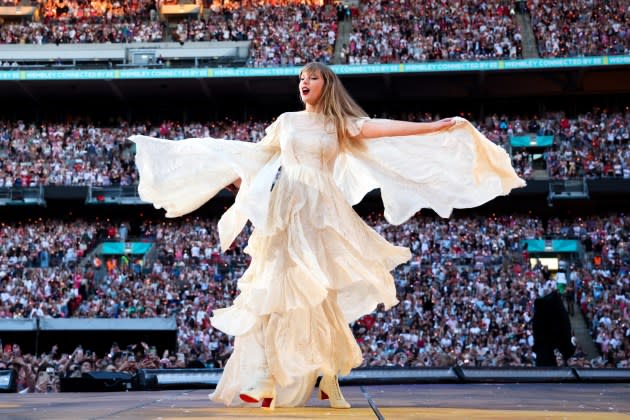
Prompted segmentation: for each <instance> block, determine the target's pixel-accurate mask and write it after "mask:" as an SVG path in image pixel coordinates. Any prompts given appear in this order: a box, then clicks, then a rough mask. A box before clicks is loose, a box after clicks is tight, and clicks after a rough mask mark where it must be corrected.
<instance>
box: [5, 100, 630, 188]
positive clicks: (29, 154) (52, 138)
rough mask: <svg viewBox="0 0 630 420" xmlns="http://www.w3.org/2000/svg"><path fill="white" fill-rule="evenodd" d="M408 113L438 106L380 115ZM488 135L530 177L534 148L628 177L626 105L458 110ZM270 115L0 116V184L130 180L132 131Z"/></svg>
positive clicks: (207, 126)
mask: <svg viewBox="0 0 630 420" xmlns="http://www.w3.org/2000/svg"><path fill="white" fill-rule="evenodd" d="M383 116H384V117H388V118H401V119H405V120H412V121H429V120H434V119H439V118H440V116H439V115H436V114H426V113H405V114H401V115H383ZM464 116H466V117H467V118H469V119H470V120H471V122H472V123H473V124H474V125H475V126H477V127H478V128H479V129H480V131H482V132H483V133H484V134H485V135H486V136H487V137H488V138H489V139H490V140H491V141H493V142H495V143H497V144H499V145H501V146H503V147H505V148H507V149H511V154H512V161H513V164H514V166H515V168H516V170H517V172H518V173H519V175H520V176H522V177H523V178H526V179H528V178H531V177H532V174H533V169H534V152H535V153H542V156H543V160H544V166H546V171H547V173H548V175H549V177H551V178H553V179H567V178H576V177H589V178H601V177H617V178H625V179H628V178H630V110H628V109H626V110H624V111H623V112H609V111H607V110H604V109H599V108H596V109H594V110H593V111H592V112H589V113H584V114H579V115H578V116H576V117H573V118H567V117H566V115H565V114H564V113H561V112H558V113H547V114H543V115H540V116H536V115H535V116H518V115H505V114H503V115H500V114H492V115H489V116H487V117H485V118H484V119H482V120H475V119H474V117H473V116H471V115H464ZM268 123H269V121H256V120H247V121H236V120H230V119H221V120H217V121H211V122H203V123H201V122H191V123H187V124H181V123H179V122H176V121H162V122H161V123H158V124H152V123H150V122H139V123H132V122H129V121H124V120H118V121H116V122H115V123H108V124H102V125H101V126H99V125H95V124H93V123H87V122H83V121H81V120H79V119H77V120H75V121H72V122H69V123H52V122H42V123H39V124H35V123H29V122H24V121H0V187H11V186H21V187H26V186H39V185H94V186H109V185H133V184H135V183H136V182H137V173H136V169H135V166H134V164H133V150H132V148H131V143H130V142H128V141H126V138H127V137H128V136H130V135H132V134H146V135H150V136H155V137H160V138H168V139H174V140H179V139H183V138H189V137H214V138H228V139H233V140H239V141H253V142H256V141H259V140H260V139H261V138H262V137H263V135H264V128H265V127H266V126H267V125H268ZM523 135H553V136H554V144H553V145H552V146H551V147H549V148H546V149H542V150H541V149H539V150H533V151H532V149H528V148H518V147H510V138H511V137H512V136H523Z"/></svg>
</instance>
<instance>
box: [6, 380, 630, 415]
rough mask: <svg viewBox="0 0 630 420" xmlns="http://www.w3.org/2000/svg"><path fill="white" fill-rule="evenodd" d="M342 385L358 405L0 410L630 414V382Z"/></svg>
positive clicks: (154, 395)
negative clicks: (340, 407)
mask: <svg viewBox="0 0 630 420" xmlns="http://www.w3.org/2000/svg"><path fill="white" fill-rule="evenodd" d="M342 390H343V392H344V394H345V396H346V399H347V400H348V401H349V402H350V403H351V404H352V406H353V408H352V409H350V410H333V409H331V408H329V407H328V406H327V404H326V403H324V402H322V401H318V400H316V399H315V398H313V399H311V401H310V403H309V406H308V407H304V408H277V409H276V410H275V411H267V410H262V409H259V408H225V407H223V406H219V405H217V404H214V403H211V402H210V401H209V400H208V397H207V395H208V392H210V391H208V390H191V391H155V392H125V393H80V394H70V393H63V394H0V418H1V419H11V420H14V419H15V420H17V419H51V420H52V419H64V420H67V419H207V418H214V419H262V418H264V419H272V418H281V419H312V418H335V419H346V418H347V419H378V418H385V419H396V420H399V419H404V420H406V419H455V418H456V419H496V420H498V419H510V420H520V419H584V420H587V419H588V420H591V419H630V384H488V385H486V384H484V385H480V384H456V385H395V386H392V385H388V386H365V387H357V386H347V387H343V388H342ZM313 396H315V393H314V394H313ZM379 416H380V417H379Z"/></svg>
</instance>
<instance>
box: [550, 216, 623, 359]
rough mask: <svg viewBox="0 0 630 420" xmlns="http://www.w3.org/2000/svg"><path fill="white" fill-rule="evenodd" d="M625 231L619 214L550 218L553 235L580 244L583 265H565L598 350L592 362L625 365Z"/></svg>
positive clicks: (578, 303)
mask: <svg viewBox="0 0 630 420" xmlns="http://www.w3.org/2000/svg"><path fill="white" fill-rule="evenodd" d="M629 229H630V217H628V216H627V215H625V214H616V215H611V216H606V217H599V216H598V217H590V218H584V219H577V220H575V221H573V223H572V224H567V223H563V222H562V221H561V220H552V221H551V222H550V230H551V231H552V232H553V233H554V235H557V236H558V237H566V238H573V239H579V240H580V241H581V243H582V245H583V247H584V251H585V261H586V263H585V264H584V265H583V266H572V267H570V270H569V278H568V282H569V284H573V285H574V286H575V290H576V291H577V295H576V301H577V307H578V308H579V310H580V311H581V312H582V313H583V314H584V316H585V318H586V319H587V321H588V323H589V326H590V328H591V334H592V336H593V338H594V340H595V343H596V345H597V347H598V349H599V351H600V352H601V354H602V356H601V357H600V358H599V359H598V360H595V361H594V364H595V365H598V366H612V367H623V368H627V367H630V278H629V277H628V272H629V271H628V268H629V267H630V248H629V247H628V237H629V233H630V230H629Z"/></svg>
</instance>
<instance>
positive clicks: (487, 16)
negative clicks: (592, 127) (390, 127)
mask: <svg viewBox="0 0 630 420" xmlns="http://www.w3.org/2000/svg"><path fill="white" fill-rule="evenodd" d="M10 3H13V2H10ZM164 3H165V4H166V3H168V2H164ZM204 3H205V8H206V9H207V10H206V11H205V12H204V13H202V14H200V15H199V16H198V17H195V18H190V19H187V20H181V21H179V22H177V23H174V24H173V25H170V26H169V25H168V24H167V23H166V22H165V21H163V20H161V19H160V13H159V10H160V8H161V6H162V4H163V2H162V1H157V2H156V1H155V0H133V1H132V0H115V1H112V0H92V1H89V2H84V1H79V0H40V1H38V2H37V3H36V7H37V13H36V15H37V16H38V19H34V20H32V21H25V22H20V23H10V22H7V23H6V24H3V25H2V26H1V27H0V44H48V43H56V44H60V43H64V44H65V43H129V42H161V41H176V42H180V43H184V42H198V41H215V40H216V41H227V40H239V41H240V40H249V41H251V48H250V56H249V59H248V61H247V65H248V66H251V67H276V66H292V65H300V64H303V63H305V62H309V61H323V62H326V63H329V62H331V61H332V58H333V56H334V49H335V44H336V42H337V41H338V40H337V35H338V34H337V29H338V21H340V20H344V19H345V17H346V16H351V26H352V29H351V31H350V34H349V37H348V39H343V40H340V42H341V43H342V48H341V50H340V51H341V55H340V60H341V62H343V63H349V64H372V63H405V62H424V61H435V60H451V61H452V60H484V59H514V58H522V57H523V52H522V50H523V46H522V35H521V29H520V28H519V25H518V24H517V22H516V18H515V14H516V11H515V7H516V6H515V5H516V3H515V2H511V1H506V0H486V1H483V2H476V1H470V0H465V1H457V2H448V3H446V2H443V1H439V0H430V1H423V2H411V1H407V2H405V1H395V2H391V1H384V0H361V1H360V2H359V3H358V5H357V6H352V7H351V8H350V9H348V10H344V11H342V12H341V15H340V14H339V9H338V8H335V6H334V5H332V4H325V5H324V6H321V5H320V4H319V2H316V1H314V2H304V1H291V0H286V1H282V2H278V1H275V2H269V3H262V4H261V3H260V2H259V3H253V2H245V3H241V2H222V3H219V2H216V1H213V2H210V1H208V2H204ZM329 3H330V2H329ZM526 3H527V8H528V9H529V13H530V15H531V25H532V29H533V32H534V35H535V38H536V42H537V46H538V52H539V55H540V56H541V57H575V56H588V55H620V54H628V53H630V30H629V29H628V25H627V19H628V14H629V13H630V8H629V7H628V5H627V4H626V3H625V2H624V1H621V0H614V1H601V0H592V1H587V0H578V1H575V2H569V3H567V2H553V1H550V0H528V1H527V2H526Z"/></svg>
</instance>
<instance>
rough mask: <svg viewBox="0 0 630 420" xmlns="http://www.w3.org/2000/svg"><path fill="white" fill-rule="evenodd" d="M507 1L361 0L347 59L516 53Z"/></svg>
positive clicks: (368, 61) (482, 56)
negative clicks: (404, 0) (399, 0)
mask: <svg viewBox="0 0 630 420" xmlns="http://www.w3.org/2000/svg"><path fill="white" fill-rule="evenodd" d="M513 14H514V12H513V10H512V9H511V6H510V3H509V2H505V1H501V0H489V1H484V2H473V1H463V2H450V3H446V2H443V1H438V0H431V1H422V2H412V1H411V2H389V1H383V0H363V1H361V2H360V5H359V9H358V11H357V12H356V13H355V16H354V17H353V19H352V32H351V34H350V38H349V40H348V44H347V45H344V52H343V54H344V59H345V62H346V63H349V64H372V63H401V62H402V63H404V62H422V61H433V60H450V61H453V60H480V59H508V58H521V57H522V46H521V34H520V31H519V29H518V26H517V25H516V22H515V20H514V17H513Z"/></svg>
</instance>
